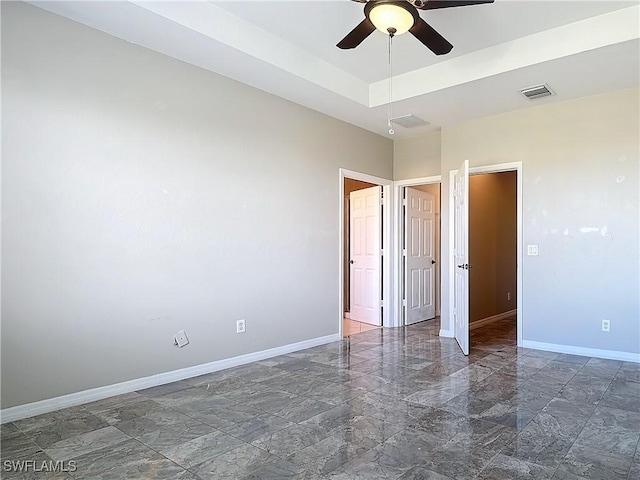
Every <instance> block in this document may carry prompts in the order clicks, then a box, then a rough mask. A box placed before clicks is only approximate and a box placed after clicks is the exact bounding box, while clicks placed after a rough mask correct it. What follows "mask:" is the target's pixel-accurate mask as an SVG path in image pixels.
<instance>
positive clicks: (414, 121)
mask: <svg viewBox="0 0 640 480" xmlns="http://www.w3.org/2000/svg"><path fill="white" fill-rule="evenodd" d="M391 121H392V122H393V123H395V124H396V125H400V126H401V127H404V128H415V127H422V126H424V125H429V122H427V121H426V120H423V119H421V118H420V117H416V116H415V115H403V116H401V117H396V118H392V119H391Z"/></svg>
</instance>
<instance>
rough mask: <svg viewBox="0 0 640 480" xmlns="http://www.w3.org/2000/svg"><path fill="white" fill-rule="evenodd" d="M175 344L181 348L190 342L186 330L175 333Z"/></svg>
mask: <svg viewBox="0 0 640 480" xmlns="http://www.w3.org/2000/svg"><path fill="white" fill-rule="evenodd" d="M173 344H174V345H176V346H177V347H180V348H182V347H184V346H185V345H188V344H189V339H188V338H187V334H186V333H185V331H184V330H180V331H179V332H178V333H176V334H175V336H174V337H173Z"/></svg>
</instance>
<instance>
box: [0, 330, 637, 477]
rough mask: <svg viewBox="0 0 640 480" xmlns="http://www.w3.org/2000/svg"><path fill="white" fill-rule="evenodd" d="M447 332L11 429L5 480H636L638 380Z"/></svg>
mask: <svg viewBox="0 0 640 480" xmlns="http://www.w3.org/2000/svg"><path fill="white" fill-rule="evenodd" d="M439 328H440V326H439V322H438V320H437V319H436V320H432V321H427V322H422V323H420V324H416V325H412V326H410V327H406V328H399V329H375V330H369V331H366V332H361V333H358V334H355V335H351V336H349V337H348V338H345V339H343V340H342V341H340V342H335V343H331V344H328V345H322V346H319V347H315V348H310V349H308V350H304V351H300V352H295V353H292V354H289V355H282V356H280V357H276V358H271V359H268V360H265V361H261V362H256V363H252V364H248V365H243V366H240V367H235V368H231V369H228V370H224V371H220V372H215V373H211V374H207V375H203V376H201V377H197V378H191V379H188V380H183V381H180V382H175V383H172V384H168V385H162V386H159V387H154V388H150V389H147V390H142V391H139V392H134V393H130V394H126V395H121V396H118V397H113V398H108V399H105V400H101V401H97V402H94V403H90V404H86V405H82V406H78V407H73V408H68V409H66V410H60V411H57V412H53V413H49V414H46V415H40V416H38V417H34V418H28V419H24V420H20V421H16V422H13V423H8V424H4V425H2V426H1V433H2V438H1V450H2V455H1V456H2V463H1V467H2V471H0V477H1V478H3V479H7V480H8V479H17V478H20V479H67V480H69V479H143V480H151V479H179V480H180V479H181V480H198V479H200V480H207V479H232V480H239V479H265V480H266V479H277V480H282V479H348V480H351V479H363V480H374V479H399V480H409V479H423V480H427V479H432V480H447V479H454V480H465V479H481V480H502V479H505V480H506V479H509V480H519V479H523V480H524V479H565V480H614V479H620V480H639V479H640V451H639V449H638V442H639V439H640V365H638V364H634V363H628V362H620V361H612V360H602V359H597V358H590V357H581V356H574V355H564V354H557V353H551V352H543V351H536V350H528V349H523V348H518V347H517V346H516V342H515V337H516V332H515V320H514V319H505V320H501V321H499V322H495V323H494V324H492V325H488V326H485V327H483V328H480V329H476V330H473V331H472V332H471V354H470V355H469V356H468V357H465V356H464V355H462V354H461V352H460V350H459V349H458V347H457V345H456V343H455V340H453V339H449V338H440V337H439V336H438V331H439ZM20 467H22V468H23V469H24V470H26V471H22V472H20V471H19V469H20ZM48 470H53V471H48Z"/></svg>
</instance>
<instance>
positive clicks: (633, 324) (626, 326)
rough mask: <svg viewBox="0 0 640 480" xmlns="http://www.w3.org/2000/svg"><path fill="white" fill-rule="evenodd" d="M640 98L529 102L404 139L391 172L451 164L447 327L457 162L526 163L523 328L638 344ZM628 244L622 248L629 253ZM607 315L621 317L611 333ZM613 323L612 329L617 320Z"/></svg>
mask: <svg viewBox="0 0 640 480" xmlns="http://www.w3.org/2000/svg"><path fill="white" fill-rule="evenodd" d="M638 105H640V99H639V90H638V88H631V89H625V90H619V91H616V92H611V93H607V94H603V95H597V96H592V97H585V98H580V99H576V100H570V101H565V102H559V103H554V104H549V105H542V106H538V107H532V108H527V109H524V110H520V111H516V112H511V113H507V114H503V115H496V116H491V117H485V118H480V119H477V120H473V121H470V122H465V123H462V124H458V125H452V126H447V127H443V129H442V132H441V139H440V151H441V161H440V166H439V168H436V167H435V165H434V163H433V161H432V159H431V158H430V157H429V155H428V154H426V153H425V152H427V151H429V150H428V149H426V148H425V145H430V146H433V145H434V144H435V143H437V140H435V139H434V138H433V137H434V134H431V135H429V136H425V137H423V138H421V139H417V138H416V139H409V140H401V141H396V143H395V146H394V153H395V155H396V158H395V160H394V161H395V162H396V165H395V166H394V174H395V175H396V176H395V177H394V178H395V179H396V180H400V179H406V178H408V177H419V176H424V175H437V174H440V173H441V174H442V191H443V195H442V225H443V237H442V251H443V252H445V255H443V258H442V260H443V264H442V272H443V275H442V293H443V298H444V299H445V302H444V303H443V305H442V328H443V329H444V330H445V331H448V332H449V333H451V334H452V333H453V324H452V322H451V316H450V312H449V305H448V302H447V301H446V300H447V299H448V298H449V267H450V262H449V258H448V255H446V252H448V251H449V240H450V239H449V172H450V171H451V170H455V169H457V168H458V167H459V165H460V164H461V163H462V162H463V161H464V160H465V159H468V160H469V162H470V165H471V166H472V167H479V166H486V165H498V164H505V163H510V162H522V176H523V178H522V190H523V192H522V193H523V198H522V201H523V206H522V208H523V218H522V222H523V239H522V240H523V248H524V249H525V251H526V246H527V244H532V245H538V246H539V249H540V254H539V255H538V256H526V255H525V256H524V258H523V263H522V265H520V266H519V268H521V269H522V276H523V285H522V289H523V298H522V299H521V302H522V307H523V308H522V311H520V312H519V315H521V318H522V322H523V326H524V328H523V332H522V334H523V337H524V341H525V345H526V344H527V343H529V344H531V342H534V343H533V345H535V346H541V345H542V346H544V345H545V344H555V345H562V346H568V347H577V348H583V349H593V350H595V351H597V350H603V351H612V352H619V354H620V356H622V357H623V358H629V356H630V355H634V354H636V355H637V354H638V353H639V352H640V322H638V318H640V296H639V295H638V292H639V291H640V278H639V277H640V268H639V266H640V258H639V249H638V245H639V244H640V238H639V237H640V211H639V197H640V187H639V185H640V168H639V165H640V153H639V150H640V121H639V116H640V109H639V108H638ZM620 252H624V253H622V254H621V253H620ZM602 319H609V320H611V321H612V323H611V325H612V328H611V331H610V332H609V333H603V332H602V330H601V321H602ZM614 325H615V331H614V327H613V326H614Z"/></svg>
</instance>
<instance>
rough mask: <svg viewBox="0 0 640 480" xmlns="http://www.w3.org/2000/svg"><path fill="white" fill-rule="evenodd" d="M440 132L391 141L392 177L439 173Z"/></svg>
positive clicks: (400, 178) (416, 176)
mask: <svg viewBox="0 0 640 480" xmlns="http://www.w3.org/2000/svg"><path fill="white" fill-rule="evenodd" d="M440 156H441V151H440V132H434V133H430V134H427V135H424V136H421V137H414V138H407V139H403V140H396V141H395V142H394V143H393V179H394V180H405V179H409V178H420V177H430V176H433V175H440Z"/></svg>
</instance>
